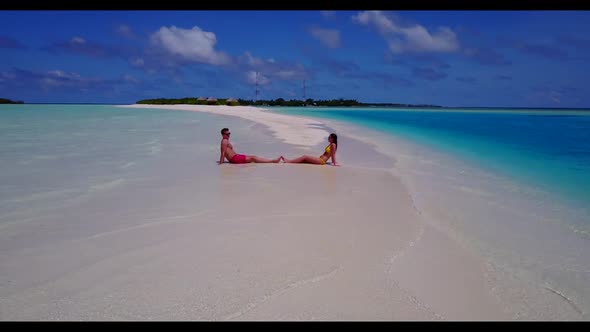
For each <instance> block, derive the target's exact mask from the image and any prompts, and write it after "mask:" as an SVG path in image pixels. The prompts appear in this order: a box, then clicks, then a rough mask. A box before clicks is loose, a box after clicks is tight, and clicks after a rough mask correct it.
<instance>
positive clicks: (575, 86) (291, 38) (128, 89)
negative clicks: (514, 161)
mask: <svg viewBox="0 0 590 332" xmlns="http://www.w3.org/2000/svg"><path fill="white" fill-rule="evenodd" d="M588 32H590V12H588V11H497V12H496V11H399V12H394V11H2V12H0V97H5V98H11V99H19V100H24V101H25V102H37V103H42V102H50V103H59V102H66V103H76V102H80V103H101V102H104V103H132V102H135V101H137V100H139V99H144V98H158V97H189V96H195V97H199V96H205V97H209V96H215V97H218V98H229V97H234V98H246V99H253V98H254V91H255V87H254V82H255V77H256V74H255V73H256V72H258V73H259V74H258V81H259V84H260V91H261V92H260V98H263V99H270V98H272V99H274V98H278V97H282V98H285V99H292V98H293V99H301V98H302V97H303V89H302V85H303V80H305V82H306V83H305V84H306V97H307V98H314V99H332V98H353V99H357V100H359V101H364V102H392V103H411V104H420V103H423V104H436V105H444V106H492V107H511V106H513V107H582V108H588V107H590V88H589V86H590V84H588V82H587V81H588V77H589V74H590V36H589V34H588Z"/></svg>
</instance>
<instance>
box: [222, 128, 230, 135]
mask: <svg viewBox="0 0 590 332" xmlns="http://www.w3.org/2000/svg"><path fill="white" fill-rule="evenodd" d="M226 131H229V129H227V128H223V129H221V135H223V133H225V132H226Z"/></svg>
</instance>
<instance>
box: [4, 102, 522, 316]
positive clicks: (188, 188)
mask: <svg viewBox="0 0 590 332" xmlns="http://www.w3.org/2000/svg"><path fill="white" fill-rule="evenodd" d="M133 107H141V108H146V107H152V108H169V109H185V110H194V111H205V112H212V113H216V114H222V115H235V116H239V117H243V118H245V119H248V120H250V121H256V122H259V123H261V124H264V125H265V126H268V129H269V130H270V131H271V132H272V133H273V135H275V136H276V137H278V138H279V139H280V140H282V141H283V143H280V142H279V141H277V142H276V145H277V146H280V149H284V143H293V144H298V145H302V146H303V147H306V148H314V149H315V148H317V147H320V146H321V145H323V144H324V143H325V140H326V137H327V132H326V130H325V129H322V128H320V127H318V125H321V124H320V123H318V121H311V120H308V119H304V118H296V117H290V116H286V115H279V114H272V113H269V112H261V111H259V110H257V109H256V108H251V107H219V106H214V107H203V106H186V105H182V106H181V105H178V106H176V105H175V106H159V105H158V106H147V105H137V106H133ZM310 124H311V125H310ZM223 125H224V123H223V121H220V123H219V127H222V126H223ZM216 131H217V129H216ZM236 139H237V138H232V140H236ZM242 139H243V137H242ZM269 139H271V137H269ZM339 140H340V142H341V144H342V145H341V150H342V151H339V154H340V153H341V154H342V155H343V156H344V158H342V159H340V161H341V163H342V164H343V166H342V167H331V166H314V165H291V164H278V165H276V164H266V165H254V164H249V165H230V164H225V165H222V166H217V165H214V166H213V162H212V161H213V160H215V159H216V158H217V155H216V154H215V153H217V151H218V150H217V144H218V143H219V142H218V141H219V137H215V138H214V139H212V142H211V145H212V149H211V151H212V153H213V154H214V156H207V157H203V156H196V155H191V154H179V155H178V156H176V158H175V159H174V160H170V162H169V164H167V165H166V171H167V172H168V173H167V174H164V175H166V176H162V177H161V178H157V179H156V178H154V180H151V182H146V183H143V184H142V187H141V188H134V189H133V190H136V192H137V190H141V191H142V195H139V194H138V195H137V197H141V200H139V199H138V200H134V196H133V195H130V194H129V193H126V192H116V191H115V192H112V193H110V194H108V195H107V194H105V195H104V197H102V198H101V200H100V201H94V202H91V203H88V205H87V206H82V205H81V206H78V207H77V208H76V209H75V210H73V209H71V210H69V213H70V218H71V216H72V215H76V216H78V219H79V220H78V221H79V222H76V223H74V222H71V221H68V216H67V215H64V217H63V219H59V218H56V220H54V222H53V223H52V224H50V225H49V224H48V225H36V226H34V227H33V226H32V225H33V224H29V225H28V226H27V224H10V225H6V226H4V227H3V228H2V229H0V244H1V243H3V245H2V246H1V247H0V250H1V251H0V271H1V275H0V319H2V320H505V319H512V318H514V315H513V314H512V313H510V312H506V309H505V307H504V306H503V305H502V304H501V303H500V301H499V300H498V299H497V298H496V297H495V296H494V289H493V288H494V287H495V285H494V284H493V283H492V282H491V279H490V276H489V275H488V272H489V271H488V269H487V267H486V265H485V263H484V262H483V261H482V260H481V259H479V258H478V257H477V256H475V255H473V254H472V253H470V252H469V251H467V250H465V249H464V248H463V247H462V246H460V245H459V244H458V243H456V242H454V241H453V240H451V239H450V238H449V237H447V236H445V235H444V234H443V233H441V232H440V231H438V230H436V229H434V228H433V227H431V226H429V224H428V223H426V222H424V220H423V219H422V216H421V215H420V214H419V212H418V211H417V210H416V208H415V206H414V203H413V201H412V198H411V196H410V195H409V194H408V191H407V189H406V188H405V187H404V185H403V184H402V181H401V180H400V179H399V178H397V177H395V176H394V175H393V174H392V173H391V172H390V171H388V170H387V169H388V167H390V166H391V164H392V163H393V161H392V160H390V159H389V158H387V157H384V156H383V155H381V154H379V153H378V152H377V151H375V150H374V149H373V147H372V146H370V145H367V144H366V143H363V142H361V141H359V140H355V139H353V138H350V137H346V136H344V135H340V138H339ZM238 141H239V140H238ZM342 142H347V145H344V144H343V143H342ZM299 150H300V149H299V148H293V149H291V150H289V151H287V152H288V153H289V154H293V155H294V154H295V153H298V152H300V151H299ZM273 151H274V150H273ZM345 151H346V152H345ZM276 152H277V153H279V152H284V150H281V151H279V150H278V149H277V151H276ZM320 152H321V151H320ZM204 160H208V161H205V162H206V163H207V164H206V165H205V164H204V163H205V162H204ZM353 160H362V162H364V163H365V164H363V163H362V162H360V163H358V164H355V163H354V162H352V161H353ZM349 161H350V163H347V162H349ZM198 165H202V166H198ZM195 167H201V169H200V173H199V176H198V177H197V176H195V175H194V173H192V172H194V168H195ZM191 175H192V176H191ZM129 190H131V189H129ZM146 193H149V195H147V194H146ZM97 200H98V198H97ZM122 202H125V203H122ZM155 210H157V211H158V213H157V214H155V215H156V216H152V217H148V215H149V213H151V212H152V211H155ZM134 218H135V219H134ZM129 220H134V222H130V221H129ZM99 224H100V227H99V226H97V225H99ZM72 227H74V228H76V232H72V231H71V229H70V228H72ZM68 231H70V232H69V233H68ZM59 234H61V235H59ZM58 235H59V236H58ZM41 238H45V239H46V240H44V241H39V240H38V239H41ZM47 238H50V239H51V240H47ZM36 239H37V240H36Z"/></svg>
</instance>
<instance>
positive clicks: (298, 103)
mask: <svg viewBox="0 0 590 332" xmlns="http://www.w3.org/2000/svg"><path fill="white" fill-rule="evenodd" d="M137 104H151V105H177V104H186V105H229V106H286V107H289V106H293V107H305V106H328V107H330V106H331V107H342V106H343V107H415V108H442V107H443V106H438V105H427V104H418V105H415V104H393V103H362V102H358V101H356V100H355V99H342V98H340V99H330V100H314V99H311V98H309V99H306V100H298V99H291V100H285V99H283V98H277V99H274V100H272V99H271V100H256V101H254V100H251V99H250V100H248V99H234V98H228V99H217V98H204V97H200V98H194V97H190V98H178V99H170V98H156V99H143V100H140V101H138V102H137Z"/></svg>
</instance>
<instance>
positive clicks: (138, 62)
mask: <svg viewBox="0 0 590 332" xmlns="http://www.w3.org/2000/svg"><path fill="white" fill-rule="evenodd" d="M129 62H130V63H131V65H132V66H135V67H143V65H144V64H145V61H144V60H143V58H132V59H130V60H129Z"/></svg>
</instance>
